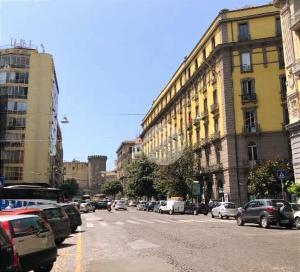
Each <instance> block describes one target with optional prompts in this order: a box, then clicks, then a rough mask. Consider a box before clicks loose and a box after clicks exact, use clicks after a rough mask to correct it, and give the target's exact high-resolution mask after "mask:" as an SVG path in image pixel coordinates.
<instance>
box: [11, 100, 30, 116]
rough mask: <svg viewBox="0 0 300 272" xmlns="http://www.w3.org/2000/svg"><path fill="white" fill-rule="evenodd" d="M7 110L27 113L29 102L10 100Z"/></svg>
mask: <svg viewBox="0 0 300 272" xmlns="http://www.w3.org/2000/svg"><path fill="white" fill-rule="evenodd" d="M7 111H8V112H16V113H25V112H26V111H27V103H26V102H14V101H9V102H8V103H7Z"/></svg>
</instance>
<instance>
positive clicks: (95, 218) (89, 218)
mask: <svg viewBox="0 0 300 272" xmlns="http://www.w3.org/2000/svg"><path fill="white" fill-rule="evenodd" d="M101 220H102V218H101V217H88V218H87V219H86V221H101Z"/></svg>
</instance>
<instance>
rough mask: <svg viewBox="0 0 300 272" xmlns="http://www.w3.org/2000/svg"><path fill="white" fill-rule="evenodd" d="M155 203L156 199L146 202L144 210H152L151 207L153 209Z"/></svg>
mask: <svg viewBox="0 0 300 272" xmlns="http://www.w3.org/2000/svg"><path fill="white" fill-rule="evenodd" d="M156 203H157V202H156V201H149V202H147V203H146V205H145V208H146V211H147V212H150V211H152V212H153V209H154V206H155V205H156Z"/></svg>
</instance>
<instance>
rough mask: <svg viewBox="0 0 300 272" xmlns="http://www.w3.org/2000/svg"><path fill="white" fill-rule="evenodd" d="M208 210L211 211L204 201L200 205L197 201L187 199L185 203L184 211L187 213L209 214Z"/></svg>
mask: <svg viewBox="0 0 300 272" xmlns="http://www.w3.org/2000/svg"><path fill="white" fill-rule="evenodd" d="M208 211H209V208H208V206H207V205H205V204H204V203H200V204H199V205H196V203H192V202H190V201H186V202H185V204H184V213H187V214H194V215H197V214H199V213H202V214H204V215H207V214H208Z"/></svg>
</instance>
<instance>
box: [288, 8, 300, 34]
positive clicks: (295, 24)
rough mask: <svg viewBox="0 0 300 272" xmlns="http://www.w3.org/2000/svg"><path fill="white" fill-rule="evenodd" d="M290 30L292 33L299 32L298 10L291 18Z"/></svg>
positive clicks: (299, 13) (299, 11) (299, 19)
mask: <svg viewBox="0 0 300 272" xmlns="http://www.w3.org/2000/svg"><path fill="white" fill-rule="evenodd" d="M290 29H291V30H292V31H300V9H298V10H297V11H296V12H295V13H294V14H293V15H292V16H291V21H290Z"/></svg>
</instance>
